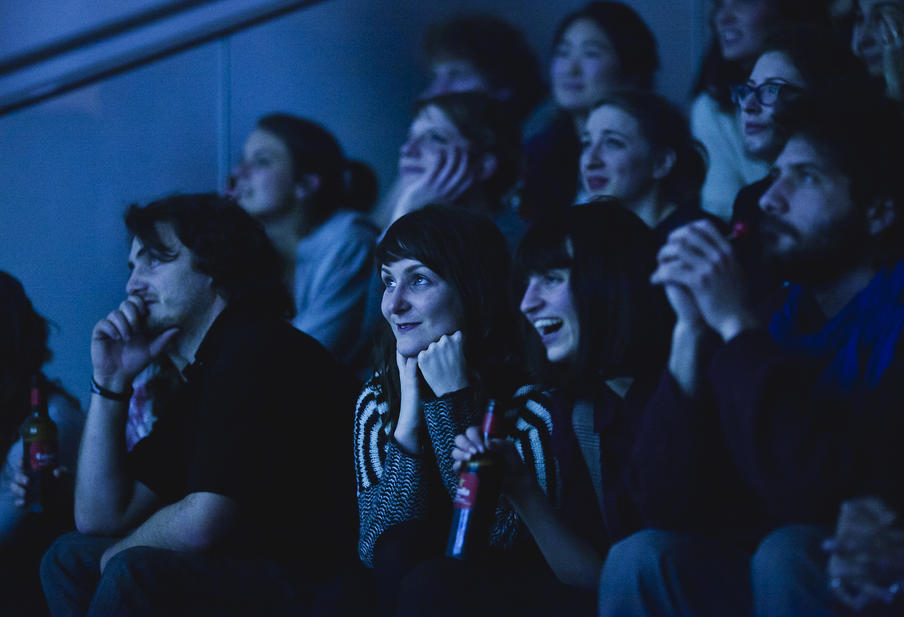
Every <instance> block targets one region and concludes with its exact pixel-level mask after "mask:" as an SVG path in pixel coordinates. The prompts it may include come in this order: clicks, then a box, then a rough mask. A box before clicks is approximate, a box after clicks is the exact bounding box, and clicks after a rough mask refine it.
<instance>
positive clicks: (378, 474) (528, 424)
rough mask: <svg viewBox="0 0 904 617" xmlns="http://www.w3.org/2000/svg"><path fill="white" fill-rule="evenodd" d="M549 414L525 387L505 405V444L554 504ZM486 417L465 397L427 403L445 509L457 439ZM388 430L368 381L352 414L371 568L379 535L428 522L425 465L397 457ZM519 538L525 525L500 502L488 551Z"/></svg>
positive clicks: (454, 481)
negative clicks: (508, 428)
mask: <svg viewBox="0 0 904 617" xmlns="http://www.w3.org/2000/svg"><path fill="white" fill-rule="evenodd" d="M497 409H499V407H498V404H497ZM548 409H549V401H548V399H547V398H546V397H545V395H544V394H543V392H542V391H541V390H540V389H539V388H537V387H534V386H525V387H523V388H521V389H519V390H518V392H517V393H516V394H515V396H514V397H513V398H512V400H511V401H509V404H508V407H507V411H506V414H505V415H506V417H507V418H514V422H513V426H514V429H513V431H512V433H511V436H510V438H511V439H512V440H513V441H514V443H515V448H516V450H517V451H518V453H519V454H520V455H521V458H522V459H523V460H524V461H525V463H526V464H527V465H528V466H530V467H532V468H533V469H534V473H535V475H536V478H537V482H538V484H539V485H540V487H541V488H542V489H543V490H544V491H545V492H546V494H547V495H552V496H553V497H557V496H558V488H557V487H558V485H559V483H558V468H557V464H556V462H555V461H554V459H553V458H552V454H551V449H550V447H549V446H550V444H549V440H550V435H551V433H552V419H551V417H550V414H549V411H548ZM483 413H484V409H483V408H479V409H478V408H476V406H475V404H474V402H473V396H472V394H471V391H470V390H469V389H465V390H460V391H458V392H453V393H451V394H447V395H445V396H443V397H441V398H438V399H434V400H430V401H425V402H424V417H425V419H426V425H427V433H428V435H429V437H430V443H431V444H432V452H433V456H434V457H435V459H436V463H437V466H438V467H439V470H440V475H441V476H442V481H443V485H444V488H445V490H446V492H447V494H448V495H449V499H450V501H451V499H452V497H453V496H454V494H455V490H456V487H457V485H458V474H457V473H456V472H455V471H453V469H452V462H453V460H452V446H453V445H454V439H455V436H456V435H458V434H460V433H463V432H464V431H465V429H466V428H467V427H469V426H475V425H479V424H480V421H481V418H482V417H483ZM388 422H389V405H388V404H387V402H386V399H385V397H384V396H383V393H382V391H381V389H380V387H379V386H378V385H377V383H376V382H375V381H374V380H373V379H371V380H370V381H369V382H368V383H367V384H366V385H365V386H364V390H363V391H362V392H361V395H360V396H359V397H358V403H357V405H356V409H355V471H356V476H357V482H358V514H359V516H360V534H359V536H358V555H359V556H360V558H361V561H362V562H364V564H365V565H367V566H369V567H370V566H372V565H373V549H374V544H375V543H376V541H377V538H379V537H380V534H382V533H383V532H384V531H385V530H386V529H388V528H390V527H392V526H393V525H397V524H399V523H401V522H404V521H406V520H411V519H423V518H426V517H428V516H430V515H431V514H432V513H431V512H428V511H427V494H428V488H429V487H428V486H427V484H426V483H427V482H428V479H427V477H428V475H427V474H425V473H424V465H427V464H430V461H429V459H426V460H425V457H424V456H412V455H409V454H407V453H405V452H404V451H402V450H401V449H400V448H399V447H398V445H397V444H396V443H395V440H393V439H391V436H390V435H389V426H388ZM556 501H557V500H556ZM523 533H526V530H525V529H524V525H523V524H522V523H521V522H520V520H519V519H518V517H517V515H516V514H515V512H514V510H512V508H511V506H510V505H509V503H508V501H506V500H505V499H504V498H501V497H500V499H499V504H498V505H497V508H496V523H495V525H494V528H493V532H492V536H491V540H490V542H491V544H492V545H493V546H497V547H502V548H507V547H510V546H511V545H512V544H513V543H514V542H515V541H516V540H517V539H518V538H519V537H520V536H521V535H522V534H523Z"/></svg>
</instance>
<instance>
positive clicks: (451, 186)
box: [392, 92, 524, 251]
mask: <svg viewBox="0 0 904 617" xmlns="http://www.w3.org/2000/svg"><path fill="white" fill-rule="evenodd" d="M520 159H521V129H520V128H519V126H518V124H517V122H516V121H515V119H514V118H513V117H512V116H511V114H510V113H508V112H507V111H506V109H505V107H504V106H503V105H502V104H501V103H499V102H498V101H496V100H495V99H492V98H490V97H489V96H487V95H486V94H482V93H480V92H453V93H451V94H442V95H438V96H435V97H431V98H427V99H422V100H420V101H418V102H417V104H416V105H415V109H414V120H413V121H412V123H411V128H410V129H409V130H408V138H407V139H406V140H405V143H404V144H402V147H401V150H400V152H399V174H400V176H401V191H400V194H399V196H398V199H397V201H396V203H395V205H394V210H393V213H392V221H395V220H396V219H398V218H399V217H400V216H402V215H404V214H407V213H408V212H412V211H414V210H417V209H418V208H422V207H423V206H425V205H427V204H431V203H433V204H446V205H452V206H457V207H461V208H467V209H470V210H474V211H476V212H481V213H484V214H486V215H488V216H490V217H491V218H493V220H494V221H495V223H496V225H497V226H498V227H499V229H500V230H501V231H502V233H503V236H504V237H505V239H506V241H507V242H508V244H509V246H510V248H511V249H512V251H514V247H515V246H516V245H517V243H518V239H519V238H520V237H521V234H522V233H523V231H524V229H523V222H522V221H521V220H520V219H519V218H518V215H517V214H516V213H515V212H514V211H511V210H509V209H508V208H506V207H505V206H504V204H503V196H504V195H505V193H506V192H507V191H508V190H509V189H511V187H512V185H513V184H514V182H515V180H516V179H517V177H518V172H519V170H520Z"/></svg>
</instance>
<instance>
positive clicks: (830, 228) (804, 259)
mask: <svg viewBox="0 0 904 617" xmlns="http://www.w3.org/2000/svg"><path fill="white" fill-rule="evenodd" d="M761 225H762V233H763V260H764V262H765V263H766V264H767V266H768V267H769V268H771V271H772V272H774V273H775V274H776V275H777V276H778V277H780V278H781V279H782V280H785V281H789V282H792V283H798V284H800V285H805V286H815V287H818V286H821V285H825V284H831V283H832V282H833V281H835V280H836V279H837V278H838V277H839V276H841V275H842V274H843V273H844V272H845V271H847V270H849V269H850V268H852V267H855V266H856V265H858V264H860V263H862V260H863V257H864V256H865V254H866V253H867V251H868V246H869V240H870V236H869V233H868V232H867V227H866V225H867V224H866V218H865V216H864V213H863V212H862V211H860V210H859V209H857V208H854V209H852V212H851V213H850V214H848V215H847V216H845V217H844V218H842V219H838V220H836V221H832V222H831V223H828V224H826V225H825V226H823V227H822V228H821V229H819V230H817V232H816V233H814V234H813V235H811V237H810V238H809V239H808V240H807V241H806V242H804V243H802V241H801V234H800V232H799V231H798V230H797V229H796V228H794V227H792V226H791V225H789V224H788V223H785V222H784V221H783V220H781V219H779V218H777V217H775V216H774V215H771V214H768V213H767V214H764V215H763V219H762V221H761ZM779 235H789V236H791V237H792V238H794V239H795V240H796V241H797V242H796V243H795V244H794V245H793V246H791V247H790V248H788V249H786V250H783V251H776V250H775V249H774V246H775V243H776V241H777V239H778V236H779Z"/></svg>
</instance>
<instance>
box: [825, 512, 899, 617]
mask: <svg viewBox="0 0 904 617" xmlns="http://www.w3.org/2000/svg"><path fill="white" fill-rule="evenodd" d="M897 523H898V521H897V515H896V514H895V512H893V511H892V510H891V509H890V508H889V507H888V506H887V505H886V504H885V503H884V502H883V501H882V500H881V499H879V498H877V497H864V498H861V499H856V500H853V501H847V502H845V503H844V504H842V506H841V514H840V516H839V517H838V526H837V528H836V531H835V536H834V537H833V538H831V539H829V540H827V541H826V542H825V544H824V548H825V549H826V550H827V551H829V563H828V568H827V574H828V579H829V587H830V588H831V590H832V592H833V593H834V594H835V596H836V597H837V598H838V599H839V600H841V601H842V602H843V603H844V604H846V605H847V606H849V607H850V608H852V609H854V610H855V611H859V610H862V609H863V608H864V607H866V606H867V605H869V604H874V603H891V602H894V601H895V600H896V599H898V596H900V595H901V593H902V592H904V588H902V586H904V529H902V528H901V527H900V526H898V524H897Z"/></svg>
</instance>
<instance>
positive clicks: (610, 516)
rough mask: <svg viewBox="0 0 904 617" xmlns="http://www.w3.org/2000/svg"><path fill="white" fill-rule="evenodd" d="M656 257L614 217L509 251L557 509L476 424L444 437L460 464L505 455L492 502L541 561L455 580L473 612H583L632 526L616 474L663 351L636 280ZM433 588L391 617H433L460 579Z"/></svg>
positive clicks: (509, 452)
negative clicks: (511, 518) (508, 511)
mask: <svg viewBox="0 0 904 617" xmlns="http://www.w3.org/2000/svg"><path fill="white" fill-rule="evenodd" d="M655 255H656V246H655V243H654V240H653V234H652V232H651V231H650V230H649V229H648V228H647V227H646V225H644V224H643V222H641V221H640V220H639V219H638V218H637V217H636V216H635V215H633V214H632V213H630V212H628V211H627V210H626V209H624V208H621V207H618V206H615V205H613V206H612V207H599V206H597V205H580V206H574V207H572V208H569V209H568V210H566V211H564V212H563V213H561V214H560V215H558V216H557V217H555V218H553V219H551V220H549V219H547V220H543V221H542V222H541V223H538V224H536V225H535V226H534V227H532V228H531V230H530V231H528V233H527V235H526V236H525V237H524V240H523V241H522V243H521V245H520V246H519V248H518V253H517V256H516V260H515V276H514V280H515V281H516V283H517V286H518V288H519V293H518V297H519V299H520V308H521V313H522V314H523V315H524V318H525V320H524V324H525V325H526V326H528V328H527V331H528V339H529V340H528V343H529V345H531V346H532V347H533V351H534V352H535V354H536V356H537V357H536V380H537V385H533V386H527V387H525V388H522V389H521V390H520V391H519V395H520V396H524V397H528V398H529V399H530V400H531V409H532V410H533V412H534V414H535V415H536V416H537V417H540V418H543V419H544V423H547V424H551V426H552V433H551V439H550V444H551V445H550V449H551V451H552V453H553V455H554V457H555V461H556V465H557V471H558V474H557V475H556V476H555V477H556V479H557V483H556V486H557V488H556V490H555V497H556V499H554V500H550V499H548V498H547V495H546V491H545V490H544V487H542V486H541V485H539V484H538V483H537V482H536V481H534V479H533V472H532V471H531V470H530V468H529V467H527V466H526V465H524V464H523V463H522V462H521V460H520V457H518V456H517V454H516V452H515V451H514V449H513V448H512V447H511V445H510V444H509V443H507V442H505V441H502V440H490V442H489V443H485V442H484V441H483V439H482V438H481V437H480V435H479V432H478V429H477V427H475V426H471V427H470V428H468V429H467V431H466V432H465V433H464V434H462V435H459V436H458V437H456V439H455V445H456V448H455V450H453V451H452V456H453V457H454V458H455V460H456V461H457V462H458V463H459V464H460V463H461V462H463V461H465V460H468V459H469V458H470V456H471V455H473V454H475V453H477V452H484V451H485V450H487V449H489V450H491V451H494V452H497V453H498V454H499V455H500V456H502V457H503V460H504V462H505V467H506V469H505V480H504V482H503V489H502V490H503V493H504V495H505V496H506V498H507V499H508V500H509V502H510V503H511V504H512V507H513V508H514V510H515V511H516V512H517V513H518V515H519V516H520V517H521V519H522V520H523V521H524V523H525V525H526V526H527V528H528V530H529V532H530V534H531V535H532V537H533V540H534V541H535V543H536V545H537V547H538V548H539V550H540V552H541V553H542V557H543V561H544V563H543V567H542V568H534V567H532V566H530V565H524V564H522V565H520V566H519V567H518V569H517V570H516V572H517V576H514V575H512V574H511V572H507V573H506V574H505V575H503V574H501V573H493V574H492V575H491V576H489V577H487V579H486V580H484V581H482V582H481V581H480V580H474V579H473V578H472V579H466V580H467V584H468V589H469V594H470V596H471V597H476V598H479V601H475V602H474V604H475V605H479V606H477V608H475V609H474V610H475V611H476V612H473V614H475V615H477V614H479V615H483V614H493V615H592V614H595V610H596V607H595V602H596V593H595V586H596V582H597V578H598V576H599V571H600V569H601V567H602V563H603V558H604V556H605V555H606V552H607V550H608V547H609V546H610V545H611V544H612V543H613V542H615V541H617V540H618V539H620V538H622V537H624V536H625V535H626V534H629V533H631V532H633V531H634V530H636V528H637V525H638V522H637V517H636V515H635V513H634V510H633V507H632V506H631V503H630V500H629V499H628V497H627V491H626V490H624V488H623V487H624V484H623V482H622V477H621V476H622V472H623V470H624V469H625V462H626V459H627V456H628V454H629V453H630V451H631V446H632V444H633V434H634V427H635V425H636V424H637V421H638V419H639V415H640V412H641V410H642V409H643V407H644V405H645V403H646V401H647V398H648V396H649V395H650V394H651V392H652V387H653V385H654V384H655V383H656V380H657V378H658V375H659V372H660V371H661V370H662V367H663V366H664V364H665V358H666V354H667V351H668V340H669V338H668V337H669V326H670V324H671V317H670V313H669V308H668V305H667V304H666V300H665V296H664V295H663V293H662V291H661V290H658V289H653V288H652V286H651V285H650V284H649V282H648V280H649V276H650V273H651V272H652V271H653V268H654V265H655ZM436 578H437V577H434V580H433V581H431V582H430V583H431V584H430V585H427V584H425V583H424V581H423V579H421V580H415V581H412V580H409V581H406V585H405V586H403V593H402V598H403V599H404V601H406V604H405V605H403V608H404V609H405V610H403V611H402V612H403V614H421V615H427V614H436V613H435V612H433V611H432V610H431V609H435V608H436V607H437V606H444V605H447V604H448V603H454V602H455V596H456V594H457V593H460V592H459V591H458V589H459V588H460V585H458V584H455V583H460V582H461V579H458V581H455V583H453V584H449V585H447V586H445V587H440V588H439V589H437V585H436V580H435V579H436ZM415 582H417V583H419V584H418V585H415V584H414V583H415ZM419 590H425V591H419ZM444 594H445V595H444Z"/></svg>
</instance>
